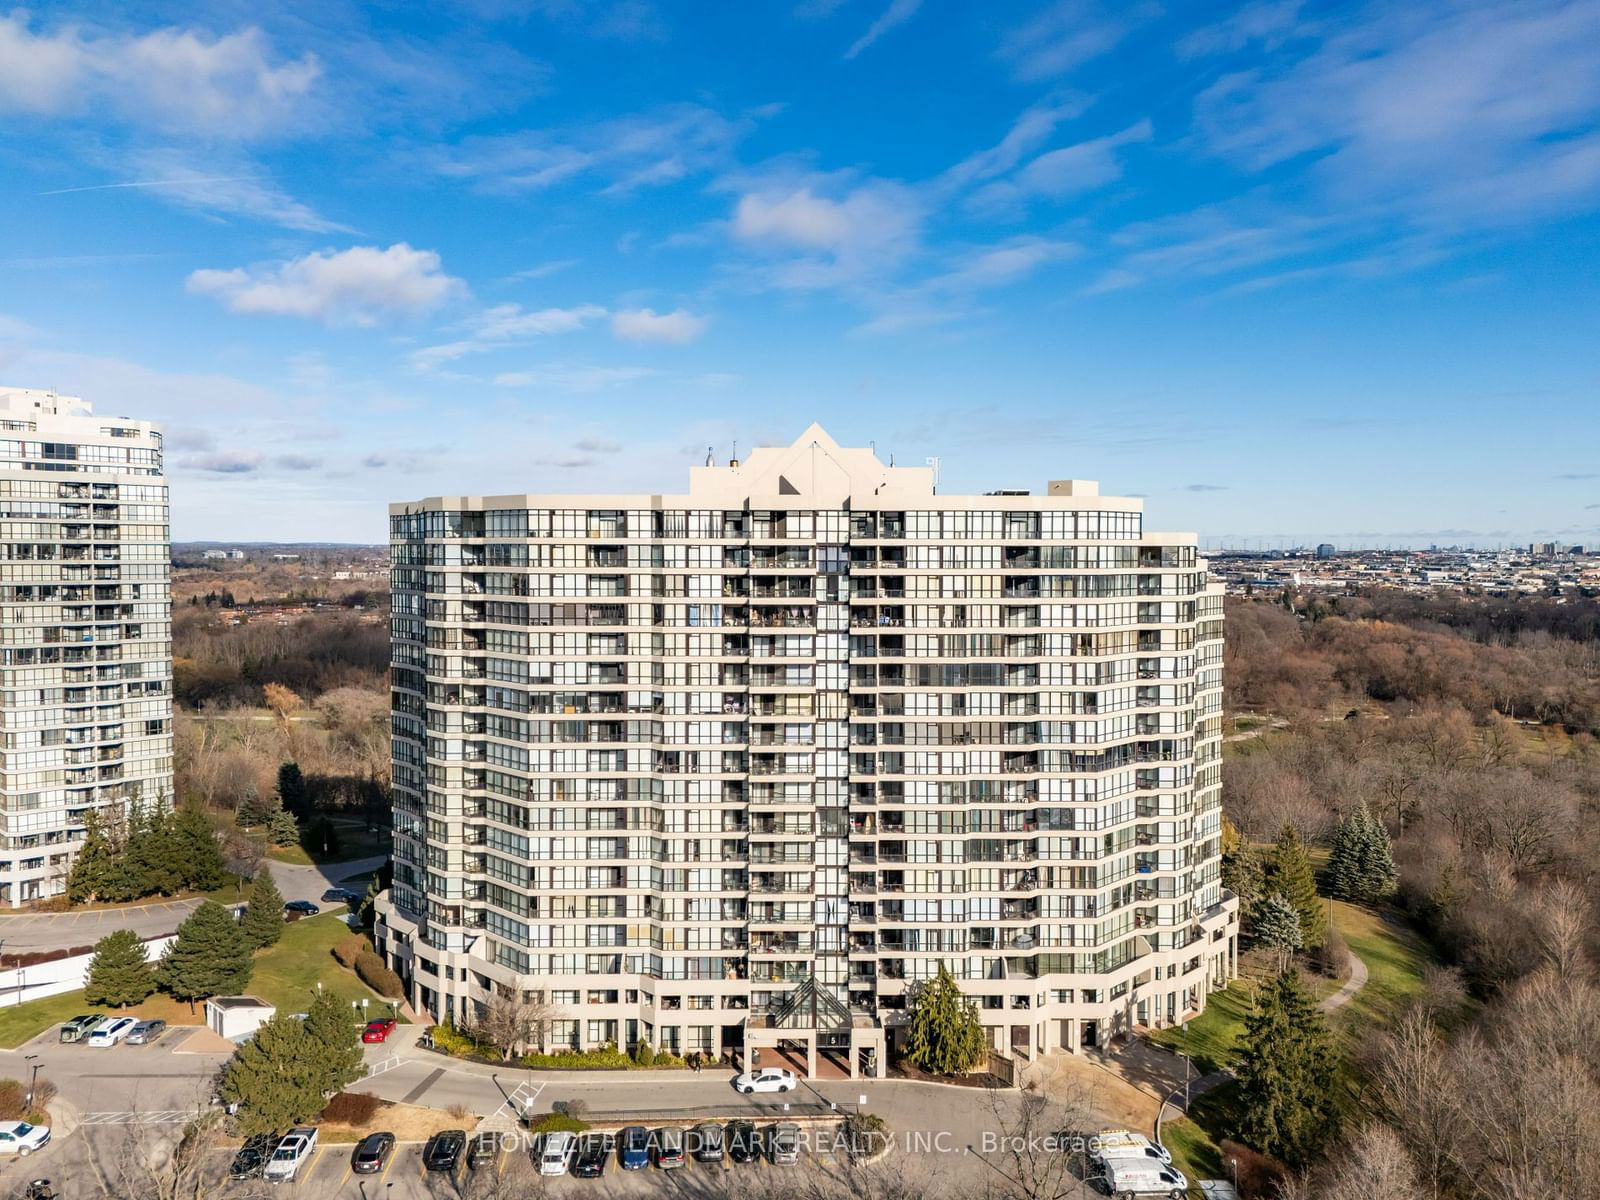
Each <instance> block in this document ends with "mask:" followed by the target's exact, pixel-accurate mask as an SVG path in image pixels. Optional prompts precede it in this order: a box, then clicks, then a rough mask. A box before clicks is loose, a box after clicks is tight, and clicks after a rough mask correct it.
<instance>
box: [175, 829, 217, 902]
mask: <svg viewBox="0 0 1600 1200" xmlns="http://www.w3.org/2000/svg"><path fill="white" fill-rule="evenodd" d="M168 839H169V842H170V844H171V846H172V852H173V857H174V858H175V859H176V863H177V867H178V870H179V873H180V880H181V882H182V884H183V886H184V887H188V888H192V889H194V890H195V891H197V892H209V891H211V890H212V889H213V888H219V887H221V886H222V881H223V877H224V876H225V874H226V868H225V867H224V865H223V862H222V848H221V847H220V846H218V845H217V835H216V831H215V830H213V829H212V828H211V822H210V821H208V820H206V815H205V813H203V812H201V811H200V810H199V809H197V808H186V809H184V810H183V811H182V812H180V813H178V814H177V815H176V816H175V817H173V818H172V820H171V821H170V823H169V825H168Z"/></svg>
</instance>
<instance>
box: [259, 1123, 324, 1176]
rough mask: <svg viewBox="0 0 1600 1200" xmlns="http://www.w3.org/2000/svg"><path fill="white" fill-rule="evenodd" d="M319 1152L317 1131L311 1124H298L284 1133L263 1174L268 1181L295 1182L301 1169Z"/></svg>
mask: <svg viewBox="0 0 1600 1200" xmlns="http://www.w3.org/2000/svg"><path fill="white" fill-rule="evenodd" d="M316 1152H317V1131H316V1130H315V1129H312V1128H311V1127H310V1126H306V1125H298V1126H296V1127H295V1128H293V1129H291V1130H289V1132H288V1133H286V1134H284V1135H283V1141H281V1142H279V1143H278V1148H277V1149H276V1150H274V1151H273V1152H272V1157H271V1158H269V1159H267V1166H266V1169H265V1170H264V1171H262V1172H261V1176H262V1178H263V1179H265V1180H266V1181H267V1182H268V1183H293V1182H294V1181H295V1179H296V1178H298V1177H299V1175H300V1169H301V1168H302V1167H304V1166H305V1165H306V1164H307V1163H308V1162H310V1161H311V1157H312V1155H314V1154H315V1153H316Z"/></svg>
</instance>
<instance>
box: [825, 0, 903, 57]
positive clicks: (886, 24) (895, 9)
mask: <svg viewBox="0 0 1600 1200" xmlns="http://www.w3.org/2000/svg"><path fill="white" fill-rule="evenodd" d="M921 7H922V0H889V7H888V8H886V9H884V10H883V12H881V13H880V14H879V15H878V19H877V20H876V21H874V22H873V23H872V24H871V25H869V26H868V27H867V31H866V32H865V33H863V34H862V35H861V36H860V37H859V38H857V39H856V40H855V41H854V42H853V43H852V44H851V46H850V49H848V50H846V51H845V52H844V56H845V57H846V58H854V57H855V56H856V55H858V54H860V53H861V52H862V51H863V50H865V49H866V48H867V47H868V46H870V45H872V43H873V42H875V41H877V40H878V39H879V38H881V37H882V36H883V35H884V34H886V33H888V32H889V31H890V30H891V29H893V28H894V27H895V26H896V25H903V24H905V23H906V22H907V21H909V20H910V19H911V18H912V17H914V16H916V14H917V9H919V8H921Z"/></svg>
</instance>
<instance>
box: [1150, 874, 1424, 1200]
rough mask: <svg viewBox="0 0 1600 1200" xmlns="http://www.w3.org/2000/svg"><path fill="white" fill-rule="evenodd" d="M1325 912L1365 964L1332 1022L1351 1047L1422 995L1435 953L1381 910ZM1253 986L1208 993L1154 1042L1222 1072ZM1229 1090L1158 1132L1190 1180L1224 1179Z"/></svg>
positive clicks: (1232, 1120)
mask: <svg viewBox="0 0 1600 1200" xmlns="http://www.w3.org/2000/svg"><path fill="white" fill-rule="evenodd" d="M1330 911H1331V914H1332V920H1333V923H1334V925H1335V927H1336V928H1337V929H1338V930H1339V932H1340V933H1341V934H1343V935H1344V939H1345V941H1346V942H1347V943H1348V944H1349V946H1350V950H1351V952H1352V953H1354V954H1355V955H1356V956H1357V957H1358V958H1360V959H1361V960H1362V961H1363V962H1364V963H1366V965H1367V971H1368V981H1367V985H1366V987H1364V988H1362V989H1361V991H1359V992H1357V993H1356V995H1355V997H1354V998H1353V999H1351V1000H1350V1001H1349V1003H1347V1004H1346V1005H1344V1006H1343V1007H1342V1008H1340V1009H1338V1010H1336V1011H1335V1012H1334V1013H1333V1014H1332V1015H1331V1016H1330V1018H1329V1024H1330V1025H1331V1026H1332V1028H1333V1029H1334V1030H1335V1031H1336V1032H1337V1033H1339V1034H1341V1035H1342V1036H1343V1038H1344V1039H1345V1041H1346V1043H1347V1044H1349V1045H1355V1044H1357V1043H1359V1042H1360V1041H1362V1040H1363V1039H1369V1038H1371V1037H1372V1036H1374V1034H1376V1033H1377V1032H1380V1031H1381V1030H1383V1029H1384V1028H1386V1027H1387V1026H1388V1025H1389V1024H1390V1023H1391V1022H1392V1021H1394V1019H1395V1018H1396V1017H1397V1016H1398V1015H1399V1014H1400V1013H1401V1011H1403V1009H1404V1008H1405V1005H1406V1003H1407V1001H1408V1000H1410V999H1411V998H1412V997H1414V996H1416V995H1417V994H1418V993H1419V992H1420V991H1421V989H1422V973H1423V970H1424V968H1426V967H1427V966H1428V964H1430V963H1431V962H1433V961H1434V955H1433V953H1432V951H1431V950H1430V949H1429V947H1428V945H1427V943H1426V942H1425V941H1423V939H1422V938H1420V937H1418V936H1417V934H1415V933H1414V932H1412V931H1411V930H1409V929H1407V928H1405V927H1404V926H1402V925H1398V924H1393V923H1391V922H1389V921H1386V920H1384V918H1383V917H1382V916H1380V915H1379V914H1378V913H1375V912H1372V911H1369V910H1368V909H1364V908H1358V907H1357V906H1355V905H1353V904H1343V903H1340V902H1339V901H1337V900H1335V901H1333V902H1331V908H1330ZM1337 986H1338V985H1337V984H1334V983H1332V981H1328V983H1327V984H1326V986H1319V987H1318V994H1319V995H1322V994H1326V993H1328V992H1331V991H1333V990H1334V989H1335V988H1336V987H1337ZM1252 987H1253V985H1252V984H1251V983H1249V982H1248V981H1245V980H1235V981H1234V983H1233V984H1232V985H1230V986H1229V987H1228V988H1227V989H1226V990H1225V991H1222V992H1216V993H1214V994H1213V995H1212V996H1211V998H1210V999H1209V1001H1208V1002H1207V1004H1206V1011H1205V1012H1204V1013H1202V1014H1201V1015H1200V1016H1199V1017H1197V1018H1195V1019H1194V1020H1193V1021H1190V1022H1189V1029H1188V1032H1187V1033H1185V1032H1184V1031H1183V1030H1181V1029H1163V1030H1160V1031H1158V1032H1156V1033H1154V1034H1152V1035H1151V1040H1152V1041H1154V1042H1157V1043H1159V1044H1160V1045H1163V1046H1167V1047H1169V1048H1171V1049H1173V1050H1177V1051H1179V1052H1180V1053H1184V1054H1188V1055H1190V1056H1191V1057H1192V1058H1193V1059H1194V1063H1195V1067H1196V1069H1197V1070H1199V1071H1205V1072H1209V1071H1216V1070H1220V1069H1221V1068H1222V1067H1224V1066H1225V1065H1226V1064H1227V1062H1228V1060H1229V1059H1230V1058H1231V1056H1232V1054H1233V1053H1234V1050H1235V1048H1236V1046H1237V1043H1238V1039H1239V1036H1240V1034H1242V1033H1243V1031H1244V1019H1245V1016H1246V1014H1247V1013H1248V1012H1249V1010H1250V993H1251V989H1252ZM1346 1074H1347V1075H1348V1069H1347V1071H1346ZM1342 1091H1343V1092H1344V1095H1343V1099H1345V1100H1348V1099H1349V1098H1350V1097H1351V1096H1353V1095H1354V1094H1355V1092H1354V1090H1353V1089H1342ZM1234 1092H1235V1085H1233V1084H1228V1085H1225V1086H1224V1087H1221V1088H1218V1089H1217V1090H1216V1091H1214V1092H1211V1093H1208V1094H1207V1095H1205V1096H1203V1097H1202V1098H1201V1099H1199V1100H1197V1101H1195V1103H1194V1105H1193V1109H1192V1111H1191V1113H1190V1116H1189V1117H1188V1118H1187V1119H1184V1120H1181V1121H1173V1122H1171V1123H1169V1124H1167V1125H1164V1126H1163V1127H1162V1137H1163V1139H1164V1140H1165V1141H1166V1144H1167V1146H1168V1148H1169V1149H1171V1151H1172V1157H1173V1160H1174V1161H1175V1162H1177V1163H1178V1165H1179V1166H1180V1167H1181V1168H1182V1169H1183V1171H1184V1172H1185V1174H1187V1175H1188V1176H1189V1178H1190V1179H1226V1178H1227V1173H1226V1171H1225V1170H1224V1169H1223V1168H1224V1167H1225V1166H1226V1164H1224V1163H1223V1162H1222V1160H1221V1154H1220V1153H1219V1152H1218V1150H1217V1143H1219V1142H1221V1141H1222V1140H1223V1139H1224V1138H1227V1137H1231V1136H1233V1133H1234V1131H1235V1130H1236V1129H1237V1128H1238V1113H1237V1110H1236V1107H1235V1103H1234Z"/></svg>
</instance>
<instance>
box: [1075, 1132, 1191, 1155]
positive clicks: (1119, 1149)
mask: <svg viewBox="0 0 1600 1200" xmlns="http://www.w3.org/2000/svg"><path fill="white" fill-rule="evenodd" d="M1093 1146H1094V1155H1095V1157H1096V1158H1138V1157H1139V1156H1141V1155H1143V1156H1144V1157H1146V1158H1153V1159H1157V1160H1159V1161H1161V1162H1164V1163H1170V1162H1171V1161H1172V1155H1171V1154H1169V1153H1167V1148H1166V1147H1165V1146H1162V1145H1160V1144H1158V1143H1156V1142H1152V1141H1151V1140H1150V1139H1149V1138H1147V1137H1145V1136H1144V1134H1142V1133H1134V1132H1132V1131H1131V1130H1127V1129H1102V1130H1101V1131H1100V1132H1099V1133H1097V1134H1096V1135H1095V1138H1094V1142H1093Z"/></svg>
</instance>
